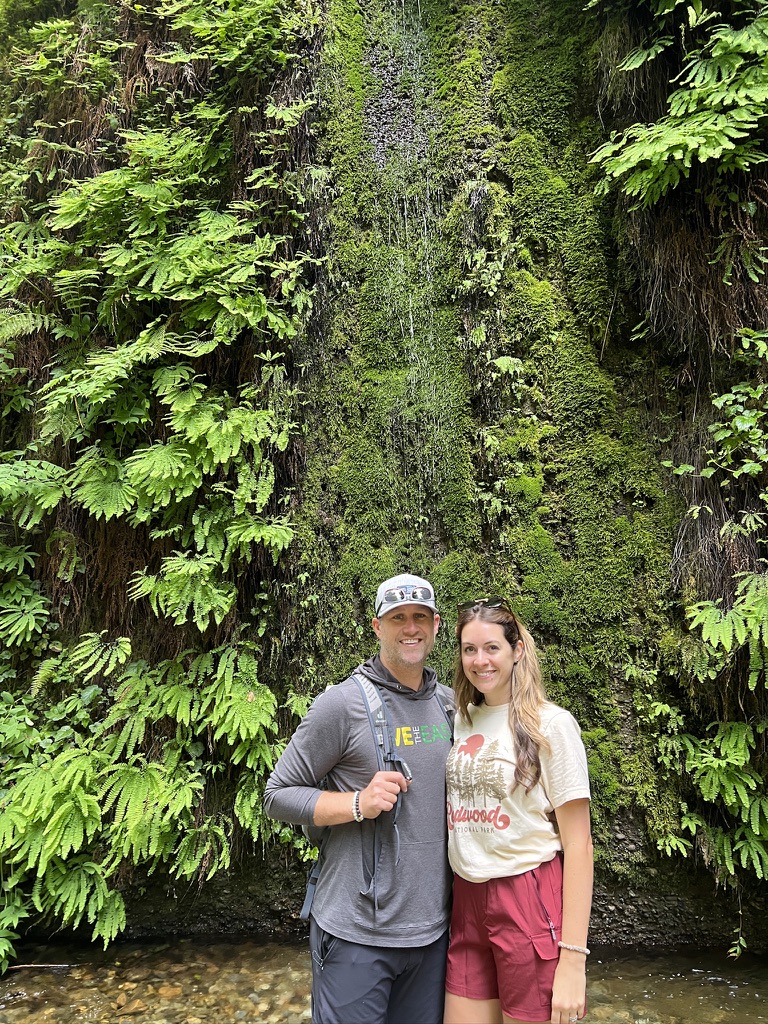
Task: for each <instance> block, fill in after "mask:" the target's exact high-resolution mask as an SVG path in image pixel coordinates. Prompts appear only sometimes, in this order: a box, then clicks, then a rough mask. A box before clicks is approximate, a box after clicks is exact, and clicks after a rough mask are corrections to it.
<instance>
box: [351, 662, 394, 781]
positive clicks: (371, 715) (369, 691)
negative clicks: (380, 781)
mask: <svg viewBox="0 0 768 1024" xmlns="http://www.w3.org/2000/svg"><path fill="white" fill-rule="evenodd" d="M350 678H351V679H353V680H354V681H355V682H356V683H357V687H358V689H359V690H360V693H361V695H362V698H363V707H364V708H365V710H366V714H367V715H368V722H369V723H370V726H371V732H372V733H373V736H374V739H375V740H376V757H377V759H378V762H379V771H380V772H384V771H387V768H386V766H387V764H389V763H390V762H391V761H392V732H391V730H390V728H389V719H388V718H387V711H386V708H385V706H384V701H383V700H382V697H381V693H380V692H379V688H378V686H376V684H375V683H374V682H373V681H372V680H371V679H369V678H368V676H364V675H363V674H362V672H354V673H353V674H352V675H351V677H350Z"/></svg>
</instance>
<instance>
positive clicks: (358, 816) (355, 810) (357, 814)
mask: <svg viewBox="0 0 768 1024" xmlns="http://www.w3.org/2000/svg"><path fill="white" fill-rule="evenodd" d="M352 817H353V818H354V819H355V821H358V822H360V821H363V820H364V816H363V812H362V811H361V810H360V793H359V792H357V793H355V796H354V799H353V800H352Z"/></svg>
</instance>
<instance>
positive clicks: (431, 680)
mask: <svg viewBox="0 0 768 1024" xmlns="http://www.w3.org/2000/svg"><path fill="white" fill-rule="evenodd" d="M356 671H357V672H362V673H363V675H364V676H368V678H369V679H372V680H373V681H374V682H375V683H378V684H379V686H383V687H385V688H386V689H387V690H392V692H393V693H399V694H402V695H404V696H406V697H408V698H410V699H411V700H429V699H430V698H431V697H432V696H434V693H435V690H436V689H437V673H436V672H435V670H434V669H433V668H429V666H425V667H424V673H423V675H422V678H421V688H420V689H418V690H412V689H411V688H410V687H409V686H403V684H402V683H399V682H398V681H397V679H395V677H394V676H393V675H392V673H391V672H390V671H389V669H388V668H385V667H384V665H383V664H382V661H381V658H380V657H379V655H378V654H377V655H375V656H374V657H373V658H369V659H368V661H366V662H365V663H364V664H363V665H358V666H357V669H356Z"/></svg>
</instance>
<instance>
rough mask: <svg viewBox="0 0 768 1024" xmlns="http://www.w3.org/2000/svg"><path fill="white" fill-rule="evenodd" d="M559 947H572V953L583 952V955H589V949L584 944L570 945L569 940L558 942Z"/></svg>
mask: <svg viewBox="0 0 768 1024" xmlns="http://www.w3.org/2000/svg"><path fill="white" fill-rule="evenodd" d="M558 946H559V947H560V949H572V950H573V952H574V953H583V954H584V956H589V952H590V951H589V950H588V949H587V947H586V946H572V945H571V943H570V942H558Z"/></svg>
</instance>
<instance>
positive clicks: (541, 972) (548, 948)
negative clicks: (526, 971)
mask: <svg viewBox="0 0 768 1024" xmlns="http://www.w3.org/2000/svg"><path fill="white" fill-rule="evenodd" d="M531 942H532V943H533V948H534V950H535V951H536V956H535V957H534V960H535V962H536V966H535V972H536V989H537V992H538V997H539V1002H540V1003H541V1005H542V1006H544V1007H546V1014H545V1015H546V1016H549V1014H550V1013H551V1011H552V986H553V984H554V981H555V970H556V969H557V962H558V959H559V956H560V949H559V947H558V945H557V939H553V938H552V932H550V931H546V932H539V933H538V934H536V935H532V936H531Z"/></svg>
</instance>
